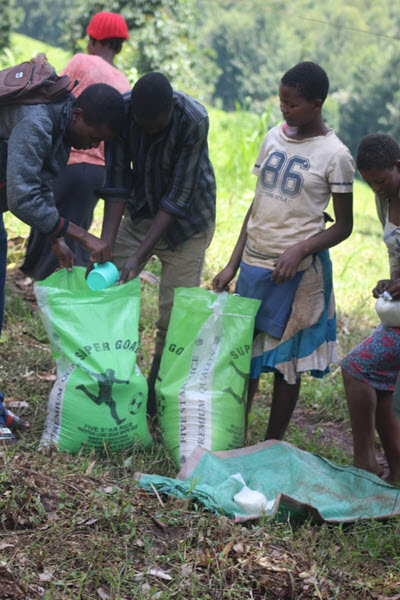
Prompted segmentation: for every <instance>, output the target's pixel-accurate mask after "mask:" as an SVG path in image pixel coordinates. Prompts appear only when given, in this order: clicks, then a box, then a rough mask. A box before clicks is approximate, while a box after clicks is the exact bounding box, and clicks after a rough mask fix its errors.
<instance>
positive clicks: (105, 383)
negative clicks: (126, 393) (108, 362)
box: [75, 363, 129, 425]
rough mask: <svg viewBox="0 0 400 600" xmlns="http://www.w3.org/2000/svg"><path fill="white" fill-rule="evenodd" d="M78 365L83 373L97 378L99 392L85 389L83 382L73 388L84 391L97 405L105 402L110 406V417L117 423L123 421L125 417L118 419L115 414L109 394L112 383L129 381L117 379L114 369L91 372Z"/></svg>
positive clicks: (113, 401)
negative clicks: (103, 371)
mask: <svg viewBox="0 0 400 600" xmlns="http://www.w3.org/2000/svg"><path fill="white" fill-rule="evenodd" d="M78 367H80V368H81V369H82V371H85V373H87V374H88V375H90V376H91V377H94V379H97V381H98V384H99V393H98V395H97V396H95V395H94V394H92V393H91V392H89V390H87V389H86V386H85V385H83V384H81V385H77V386H76V388H75V389H77V390H82V392H84V393H85V394H86V396H87V397H88V398H90V400H92V401H93V402H94V403H95V404H97V405H100V404H107V406H109V407H110V412H111V416H112V418H113V419H114V420H115V421H116V423H117V425H121V424H122V423H123V422H124V421H125V419H120V418H119V417H118V415H117V405H116V403H115V400H114V398H113V397H112V394H111V392H112V386H113V385H114V383H126V384H128V383H129V381H127V380H126V379H117V378H116V377H115V371H114V369H106V372H105V373H93V371H89V369H87V368H86V367H84V366H83V364H82V363H79V364H78Z"/></svg>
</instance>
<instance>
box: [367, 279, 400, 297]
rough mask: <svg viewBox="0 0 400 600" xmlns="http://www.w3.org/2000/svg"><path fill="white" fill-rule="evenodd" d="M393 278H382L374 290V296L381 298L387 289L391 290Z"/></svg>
mask: <svg viewBox="0 0 400 600" xmlns="http://www.w3.org/2000/svg"><path fill="white" fill-rule="evenodd" d="M396 281H398V280H396ZM392 283H393V280H392V279H380V280H379V281H378V283H377V284H376V286H375V287H374V289H373V290H372V295H373V297H374V298H379V296H381V295H382V294H383V292H385V291H386V290H387V291H389V288H390V286H391V285H392Z"/></svg>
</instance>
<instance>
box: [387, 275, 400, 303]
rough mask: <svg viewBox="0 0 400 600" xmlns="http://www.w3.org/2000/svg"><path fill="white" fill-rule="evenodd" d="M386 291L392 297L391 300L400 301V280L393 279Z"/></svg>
mask: <svg viewBox="0 0 400 600" xmlns="http://www.w3.org/2000/svg"><path fill="white" fill-rule="evenodd" d="M387 291H388V292H389V294H390V295H391V296H392V298H393V300H400V278H399V279H393V280H392V282H391V285H390V286H389V287H388V288H387Z"/></svg>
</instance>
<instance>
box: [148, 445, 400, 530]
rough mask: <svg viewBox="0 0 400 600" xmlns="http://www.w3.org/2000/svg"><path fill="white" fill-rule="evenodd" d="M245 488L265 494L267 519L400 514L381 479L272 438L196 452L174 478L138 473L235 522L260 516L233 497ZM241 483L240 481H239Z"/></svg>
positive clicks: (399, 499) (392, 491) (399, 504)
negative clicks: (253, 444)
mask: <svg viewBox="0 0 400 600" xmlns="http://www.w3.org/2000/svg"><path fill="white" fill-rule="evenodd" d="M237 474H241V476H242V478H243V479H244V481H245V484H246V486H247V487H248V488H249V489H250V490H255V491H258V492H261V493H262V494H264V496H265V498H266V500H267V501H268V505H269V509H268V510H266V511H265V514H266V515H270V516H275V517H278V518H287V516H288V515H290V517H291V518H307V517H314V518H315V519H317V520H318V521H327V522H331V523H339V522H351V521H356V520H358V519H380V518H387V517H390V516H395V515H399V514H400V490H399V489H397V488H394V487H392V486H391V485H389V484H387V483H385V482H384V481H383V480H382V479H380V478H379V477H377V476H375V475H372V474H370V473H367V472H366V471H362V470H360V469H356V468H355V467H350V466H341V465H337V464H335V463H333V462H331V461H329V460H327V459H325V458H322V457H320V456H317V455H315V454H310V453H309V452H305V451H303V450H299V449H298V448H295V447H294V446H292V445H291V444H288V443H286V442H278V441H275V440H270V441H267V442H262V443H261V444H257V445H255V446H250V447H248V448H240V449H238V450H230V451H227V452H213V453H211V452H208V451H207V450H205V449H204V448H200V447H198V448H196V450H194V452H193V453H192V454H191V456H190V457H189V459H188V461H187V462H186V464H185V465H184V467H183V469H182V470H181V471H180V472H179V473H178V475H177V478H176V479H172V478H168V477H161V476H158V475H147V474H140V475H138V476H137V479H138V482H139V485H140V486H141V487H142V488H144V489H146V490H148V491H149V492H151V491H153V486H154V488H155V489H156V490H157V491H158V492H160V493H165V494H169V495H172V496H176V497H179V498H187V497H190V498H193V499H195V500H197V501H199V502H201V503H202V504H204V506H205V507H206V508H207V509H209V510H211V511H213V512H216V513H220V514H225V515H227V516H229V517H231V518H232V519H234V520H236V521H245V520H248V519H254V518H258V517H259V516H260V514H259V513H258V514H257V511H254V512H253V514H251V513H249V512H247V511H245V510H243V508H241V507H240V506H239V505H238V504H237V502H235V501H234V499H233V498H234V496H235V495H236V494H238V493H239V492H240V491H241V490H242V488H243V483H241V482H240V481H239V480H238V479H237V478H235V477H233V476H234V475H237ZM239 479H240V478H239Z"/></svg>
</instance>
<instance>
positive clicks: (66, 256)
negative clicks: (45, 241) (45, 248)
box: [50, 237, 75, 271]
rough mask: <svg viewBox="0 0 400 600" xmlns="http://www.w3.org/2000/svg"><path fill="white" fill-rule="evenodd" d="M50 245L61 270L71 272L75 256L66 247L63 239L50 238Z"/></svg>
mask: <svg viewBox="0 0 400 600" xmlns="http://www.w3.org/2000/svg"><path fill="white" fill-rule="evenodd" d="M50 243H51V247H52V250H53V252H54V254H55V255H56V258H57V260H58V263H59V265H60V268H61V269H64V268H65V269H67V271H72V267H73V266H74V264H75V254H74V253H73V252H72V250H71V249H70V248H69V247H68V246H67V244H66V243H65V241H64V238H62V237H60V238H50Z"/></svg>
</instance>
